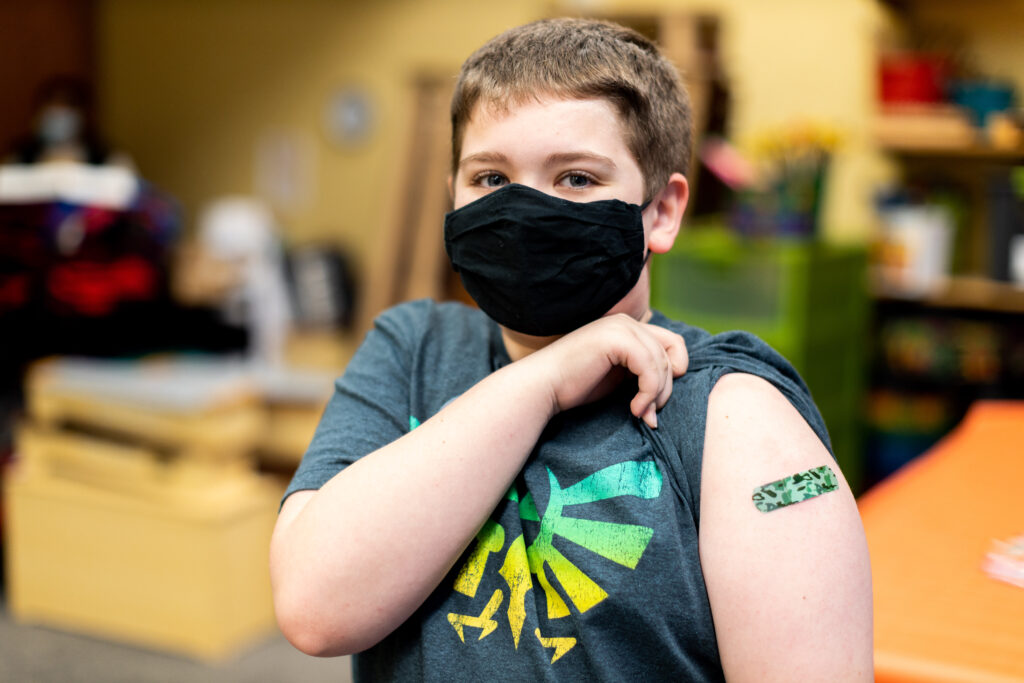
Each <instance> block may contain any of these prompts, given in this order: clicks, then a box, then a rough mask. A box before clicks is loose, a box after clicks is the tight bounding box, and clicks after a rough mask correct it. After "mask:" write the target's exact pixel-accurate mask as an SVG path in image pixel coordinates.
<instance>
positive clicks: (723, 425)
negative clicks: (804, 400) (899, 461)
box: [700, 374, 873, 681]
mask: <svg viewBox="0 0 1024 683" xmlns="http://www.w3.org/2000/svg"><path fill="white" fill-rule="evenodd" d="M821 465H828V466H829V467H831V468H832V471H833V472H835V474H836V477H837V479H838V482H839V488H838V489H837V490H835V491H832V492H830V493H824V494H822V495H819V496H818V497H815V498H812V499H809V500H806V501H804V502H802V503H799V504H796V505H791V506H787V507H783V508H780V509H776V510H774V511H772V512H768V513H764V512H761V511H759V510H758V509H757V508H756V507H755V506H754V503H753V501H752V499H751V495H752V493H753V491H754V489H755V488H757V487H759V486H761V485H763V484H767V483H770V482H773V481H776V480H779V479H782V478H784V477H787V476H790V475H793V474H796V473H797V472H803V471H805V470H808V469H811V468H814V467H819V466H821ZM701 472H702V476H701V503H700V556H701V566H702V568H703V571H704V576H705V582H706V585H707V590H708V598H709V600H710V603H711V611H712V615H713V617H714V622H715V630H716V634H717V638H718V647H719V652H720V655H721V659H722V666H723V668H724V670H725V674H726V677H727V678H728V679H729V680H731V681H733V680H739V681H744V680H755V679H756V680H758V681H774V680H787V681H789V680H800V681H815V680H823V681H824V680H827V681H846V680H871V677H872V646H873V643H872V603H871V569H870V564H869V560H868V551H867V543H866V540H865V537H864V530H863V527H862V525H861V521H860V516H859V514H858V512H857V507H856V503H855V501H854V499H853V495H852V494H851V492H850V489H849V487H848V486H847V484H846V481H845V479H844V478H843V476H842V473H841V472H840V471H839V468H838V467H836V465H835V463H834V461H833V459H832V457H831V456H830V455H829V453H828V451H827V450H826V448H825V446H824V445H823V444H822V443H821V441H820V439H818V437H817V435H816V434H815V433H814V431H813V430H812V429H811V428H810V427H809V426H808V424H807V422H806V421H805V420H804V419H803V418H802V417H801V415H800V413H799V412H797V410H796V409H795V408H794V407H793V406H792V405H791V404H790V403H789V401H788V400H786V398H785V397H784V396H783V395H782V394H781V393H780V392H779V391H778V390H777V389H775V388H774V387H773V386H772V385H771V384H769V383H768V382H766V381H765V380H763V379H760V378H758V377H755V376H753V375H746V374H730V375H726V376H725V377H723V378H722V379H721V380H719V382H718V383H717V384H716V385H715V388H714V389H713V390H712V392H711V396H710V399H709V403H708V416H707V429H706V435H705V443H704V458H703V465H702V470H701Z"/></svg>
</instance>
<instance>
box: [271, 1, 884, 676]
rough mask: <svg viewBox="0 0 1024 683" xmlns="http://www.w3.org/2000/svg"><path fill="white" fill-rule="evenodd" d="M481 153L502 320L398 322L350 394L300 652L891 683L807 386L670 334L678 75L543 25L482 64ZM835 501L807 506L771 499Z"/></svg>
mask: <svg viewBox="0 0 1024 683" xmlns="http://www.w3.org/2000/svg"><path fill="white" fill-rule="evenodd" d="M452 123H453V140H452V141H453V168H452V176H451V177H450V179H449V187H450V190H451V193H452V197H453V200H454V207H455V209H454V211H452V212H451V213H450V214H449V215H448V216H447V217H446V219H445V242H446V247H447V249H448V253H449V255H450V256H451V258H452V262H453V265H454V266H455V268H456V269H457V270H458V271H459V272H460V274H461V276H462V278H463V282H464V283H465V285H466V288H467V290H468V291H469V292H470V294H471V295H472V296H473V297H474V299H475V300H476V301H477V303H479V304H480V307H481V309H482V311H478V310H475V309H469V308H466V307H463V306H459V305H456V304H435V303H431V302H425V301H419V302H413V303H409V304H403V305H401V306H398V307H396V308H394V309H392V310H390V311H388V312H386V313H384V314H383V315H382V316H380V318H379V319H378V321H377V323H376V327H375V329H374V330H373V331H372V332H370V334H369V335H367V338H366V340H365V341H364V343H363V346H362V347H361V348H360V351H359V352H358V354H357V355H356V357H355V358H354V359H353V361H352V363H351V364H350V365H349V367H348V369H347V370H346V373H345V375H344V376H343V377H342V378H341V379H340V380H339V381H338V384H337V391H336V394H335V396H334V397H333V398H332V400H331V402H330V404H329V405H328V407H327V409H326V411H325V413H324V416H323V418H322V420H321V424H320V427H319V428H318V431H317V434H316V436H315V438H314V440H313V443H312V444H311V446H310V449H309V451H308V453H307V455H306V457H305V459H304V460H303V463H302V465H301V467H300V468H299V471H298V472H297V473H296V475H295V479H294V480H293V482H292V484H291V486H290V488H289V490H288V492H287V493H286V498H285V501H284V503H283V506H282V509H281V514H280V518H279V521H278V524H277V528H276V530H275V535H274V540H273V543H272V548H271V571H272V576H273V581H274V598H275V605H276V608H277V613H278V621H279V623H280V625H281V628H282V630H283V631H284V633H285V634H286V635H287V636H288V638H289V639H290V640H291V641H292V642H293V643H294V644H295V645H296V646H297V647H298V648H299V649H301V650H303V651H305V652H308V653H311V654H317V655H336V654H343V653H352V652H359V653H360V654H359V655H358V656H357V657H356V658H355V667H354V668H355V672H356V677H357V680H375V681H376V680H403V681H404V680H445V681H453V680H467V681H469V680H473V681H476V680H488V679H491V678H497V677H500V678H502V679H509V680H540V679H552V680H584V679H600V680H637V679H638V677H644V676H645V677H647V678H646V680H666V679H673V680H721V679H722V678H723V677H728V678H729V680H748V679H749V680H752V679H755V678H756V679H757V680H759V681H765V680H787V681H788V680H800V681H804V680H830V681H838V680H869V679H870V677H871V588H870V571H869V567H868V561H867V550H866V544H865V541H864V535H863V530H862V528H861V526H860V519H859V517H858V515H857V511H856V506H855V504H854V501H853V497H852V496H851V494H850V491H849V489H848V488H847V486H846V484H845V482H844V481H843V479H842V475H841V473H839V472H838V468H836V467H835V466H834V464H833V463H832V459H831V456H830V453H829V451H828V449H827V447H826V446H825V444H827V443H828V437H827V435H826V433H825V429H824V426H823V424H822V422H821V418H820V416H819V415H818V413H817V411H816V409H815V408H814V406H813V403H812V402H811V400H810V397H809V395H808V393H807V390H806V388H805V386H804V385H803V383H802V382H801V380H800V379H799V377H797V376H796V374H795V372H794V371H793V370H792V368H791V367H790V366H789V365H788V364H787V363H786V362H785V361H784V360H783V359H782V358H780V357H779V356H778V355H777V354H775V353H774V352H772V351H771V350H770V349H768V348H767V347H766V346H765V345H764V344H763V343H761V342H759V341H758V340H756V339H754V338H752V337H750V336H749V335H746V334H742V333H731V334H726V335H719V336H717V337H711V336H709V335H708V334H706V333H705V332H703V331H701V330H697V329H694V328H691V327H688V326H686V325H684V324H681V323H676V322H673V321H670V320H668V319H666V318H665V317H664V316H662V315H660V314H658V313H656V312H652V311H650V309H649V308H648V278H647V259H648V258H649V256H650V254H651V253H664V252H666V251H668V249H669V248H670V247H671V246H672V244H673V242H674V240H675V237H676V233H677V231H678V229H679V225H680V221H681V219H682V215H683V211H684V209H685V207H686V201H687V198H688V186H687V182H686V178H685V177H684V176H683V174H682V173H683V170H684V169H685V166H686V163H687V161H688V159H689V148H690V140H689V132H688V131H689V110H688V104H687V102H686V97H685V93H684V92H683V90H682V87H681V86H680V84H679V80H678V75H677V74H676V73H675V71H674V69H673V68H672V67H671V66H670V65H669V64H668V63H667V62H666V61H665V60H664V59H663V58H662V57H661V56H660V55H659V54H658V52H657V49H656V48H655V47H654V46H653V45H652V44H651V43H650V42H649V41H647V40H646V39H645V38H643V37H641V36H639V35H638V34H636V33H634V32H632V31H630V30H628V29H624V28H622V27H618V26H615V25H611V24H604V23H599V22H593V21H586V20H548V21H541V22H536V23H533V24H529V25H526V26H523V27H519V28H517V29H512V30H511V31H508V32H506V33H504V34H502V35H500V36H498V37H497V38H495V39H493V40H492V41H490V42H489V43H487V44H486V45H484V46H483V47H482V48H480V50H478V51H477V52H476V53H474V55H472V56H471V57H470V58H469V59H468V60H467V62H466V63H465V64H464V65H463V68H462V72H461V75H460V78H459V82H458V84H457V86H456V92H455V95H454V98H453V103H452ZM684 372H685V374H684ZM808 472H813V473H815V474H814V476H815V477H824V481H825V483H826V485H824V486H821V487H819V488H817V489H815V491H816V492H819V493H821V494H822V495H816V496H814V497H813V498H812V499H810V500H806V501H805V502H802V503H800V504H799V505H794V506H787V507H785V508H783V509H778V510H773V509H772V508H773V506H771V505H766V504H765V502H764V501H763V500H762V498H764V497H765V496H771V495H774V494H773V493H757V492H756V491H755V489H758V490H760V489H759V487H761V486H762V485H765V484H769V483H771V482H776V481H780V480H786V478H787V477H790V479H789V480H788V483H789V484H792V483H793V481H794V478H793V477H791V476H790V475H795V474H797V473H803V477H801V476H797V477H795V480H796V481H800V480H801V479H806V477H808V476H811V475H809V474H807V473H808ZM832 473H835V474H832ZM771 488H772V487H768V489H769V490H770V489H771ZM782 488H785V487H784V486H782ZM802 490H804V489H802ZM806 490H809V489H806ZM806 490H805V492H806ZM752 493H753V494H754V495H753V496H752ZM797 499H799V497H798V498H797ZM787 500H788V499H787ZM762 510H772V511H770V512H767V513H766V512H763V511H762ZM641 680H643V679H641Z"/></svg>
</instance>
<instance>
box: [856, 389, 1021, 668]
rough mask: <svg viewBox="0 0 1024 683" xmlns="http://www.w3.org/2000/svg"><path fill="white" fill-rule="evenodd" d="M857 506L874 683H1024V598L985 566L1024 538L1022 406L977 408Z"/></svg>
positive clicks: (996, 404)
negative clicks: (994, 551) (867, 561)
mask: <svg viewBox="0 0 1024 683" xmlns="http://www.w3.org/2000/svg"><path fill="white" fill-rule="evenodd" d="M859 506H860V512H861V516H862V517H863V519H864V527H865V530H866V532H867V537H868V545H869V547H870V550H871V566H872V573H873V578H874V593H875V676H876V681H879V682H881V683H886V682H894V681H899V682H906V681H964V682H966V681H970V682H971V683H986V682H995V681H1000V682H1006V681H1024V588H1019V587H1017V586H1013V585H1011V584H1008V583H1004V582H1002V581H997V580H996V579H993V578H991V577H989V576H988V575H987V574H986V573H985V572H984V571H983V570H982V568H981V567H982V564H983V562H984V559H985V555H986V553H987V552H988V551H989V550H990V549H991V546H992V541H993V539H1000V540H1009V539H1010V538H1013V537H1015V536H1018V535H1021V534H1024V401H1014V402H1010V401H998V402H996V401H990V402H980V403H977V404H976V405H974V406H973V407H972V408H971V410H970V412H969V413H968V415H967V417H966V418H965V419H964V421H963V422H962V423H961V424H960V426H959V427H957V428H956V430H954V431H953V433H952V434H950V435H949V436H947V437H946V438H945V439H943V440H942V441H941V442H939V443H938V444H936V446H935V447H933V448H932V449H931V450H930V451H929V452H928V453H926V454H925V455H923V456H921V458H919V459H918V460H916V461H915V462H914V463H912V464H911V465H909V466H908V467H906V468H904V469H903V470H901V471H900V472H898V473H897V474H895V475H894V476H892V477H890V478H889V479H887V480H886V481H884V482H883V483H881V484H879V485H878V486H876V487H875V488H874V489H872V490H871V491H869V492H868V493H867V494H865V495H864V496H863V497H862V498H861V499H860V501H859Z"/></svg>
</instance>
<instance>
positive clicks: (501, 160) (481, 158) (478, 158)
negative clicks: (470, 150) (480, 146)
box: [459, 152, 508, 168]
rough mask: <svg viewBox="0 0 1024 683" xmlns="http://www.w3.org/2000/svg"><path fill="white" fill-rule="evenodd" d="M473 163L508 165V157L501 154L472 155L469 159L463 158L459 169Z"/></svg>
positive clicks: (480, 153)
mask: <svg viewBox="0 0 1024 683" xmlns="http://www.w3.org/2000/svg"><path fill="white" fill-rule="evenodd" d="M472 163H481V164H494V163H498V164H505V163H508V157H507V156H505V155H504V154H501V153H500V152H477V153H476V154H470V155H469V156H468V157H463V158H462V159H461V160H460V161H459V168H462V167H463V166H465V165H467V164H472Z"/></svg>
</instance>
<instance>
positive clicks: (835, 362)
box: [651, 229, 868, 492]
mask: <svg viewBox="0 0 1024 683" xmlns="http://www.w3.org/2000/svg"><path fill="white" fill-rule="evenodd" d="M866 268H867V257H866V252H865V251H864V250H863V249H861V248H856V247H839V246H829V245H825V244H821V243H816V242H806V241H783V240H778V241H763V242H747V241H741V240H739V239H738V238H736V237H735V236H733V235H731V234H730V233H727V232H725V231H722V230H717V229H695V230H692V231H690V232H684V233H683V234H682V235H681V236H680V238H679V240H678V241H677V243H676V246H675V247H674V248H673V250H672V251H671V252H669V253H667V254H663V255H661V256H659V257H658V258H657V259H656V260H655V261H654V263H653V264H652V266H651V301H652V305H653V306H654V307H655V308H657V309H659V310H660V311H662V312H663V313H665V315H667V316H669V317H671V318H675V319H677V320H682V321H684V322H686V323H688V324H690V325H694V326H696V327H700V328H703V329H705V330H707V331H709V332H711V333H718V332H725V331H728V330H745V331H747V332H751V333H753V334H755V335H757V336H758V337H760V338H762V339H763V340H764V341H765V342H767V343H768V344H769V345H771V346H772V347H773V348H775V349H776V350H777V351H778V352H779V353H781V354H782V355H783V356H785V357H786V358H787V359H788V360H789V361H790V362H791V363H793V365H794V366H795V367H796V369H797V370H798V371H799V372H800V374H801V376H802V377H803V378H804V380H805V381H806V382H807V385H808V387H809V388H810V390H811V393H812V395H813V396H814V400H815V402H816V403H817V405H818V409H819V410H820V411H821V414H822V417H823V418H824V419H825V423H826V425H827V427H828V429H829V434H830V437H831V439H832V443H833V447H834V449H835V453H836V456H837V458H838V460H839V464H840V467H841V468H842V470H843V473H844V474H845V475H846V478H847V480H848V481H849V482H850V486H851V488H853V490H854V491H855V492H856V491H859V489H860V483H861V477H862V468H863V463H862V455H861V451H862V446H861V439H862V436H861V434H862V422H863V419H862V411H863V400H864V399H863V397H864V387H865V383H866V374H867V366H866V351H865V347H866V342H867V334H868V332H867V330H868V327H867V325H868V319H867V315H868V292H867V286H866Z"/></svg>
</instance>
